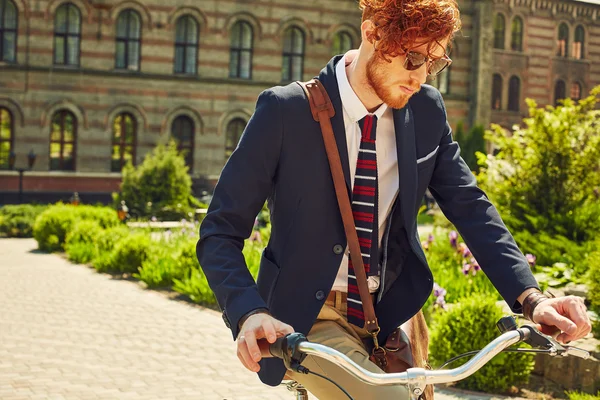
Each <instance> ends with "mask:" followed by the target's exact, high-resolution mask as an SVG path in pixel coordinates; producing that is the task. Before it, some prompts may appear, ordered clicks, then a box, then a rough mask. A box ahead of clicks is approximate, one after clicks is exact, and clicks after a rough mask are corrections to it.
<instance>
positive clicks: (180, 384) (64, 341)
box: [0, 239, 488, 400]
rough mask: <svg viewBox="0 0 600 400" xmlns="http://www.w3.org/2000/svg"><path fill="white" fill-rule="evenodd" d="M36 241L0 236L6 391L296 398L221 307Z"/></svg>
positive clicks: (453, 398) (35, 395)
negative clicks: (272, 378)
mask: <svg viewBox="0 0 600 400" xmlns="http://www.w3.org/2000/svg"><path fill="white" fill-rule="evenodd" d="M36 247H37V246H36V243H35V241H34V240H31V239H0V399H2V400H18V399H19V400H20V399H24V400H31V399H44V400H46V399H52V400H54V399H56V400H58V399H77V400H86V399H148V400H149V399H161V400H166V399H194V400H213V399H215V400H223V399H228V400H233V399H235V400H237V399H265V400H269V399H287V400H292V399H293V396H292V395H291V393H289V392H288V391H287V390H286V389H285V388H284V387H278V388H269V387H268V386H264V385H263V384H261V383H260V381H259V380H258V378H257V377H256V375H255V374H253V373H251V372H248V371H246V370H245V369H244V368H243V367H242V366H241V364H240V363H239V361H238V360H237V357H236V356H235V350H234V344H233V342H232V341H231V340H230V331H229V330H228V329H227V328H226V327H225V326H224V324H223V321H222V320H221V317H220V315H219V314H218V313H217V312H214V311H212V310H205V309H202V308H199V307H194V306H191V305H189V304H186V303H182V302H177V301H173V300H169V299H167V298H166V297H165V296H163V295H162V294H159V293H157V292H153V291H149V290H143V289H142V288H141V287H140V286H139V285H138V284H137V283H135V282H129V281H122V280H114V279H111V277H110V276H108V275H104V274H99V273H96V272H95V271H94V270H93V269H90V268H87V267H85V266H80V265H73V264H71V263H69V262H68V261H66V260H64V259H62V258H61V257H59V256H56V255H49V254H43V253H38V252H37V251H35V249H36ZM438 393H439V392H438ZM484 398H486V399H487V398H488V397H484V396H479V395H478V396H467V395H464V394H460V395H459V394H456V393H452V392H447V391H444V392H443V393H439V394H438V395H436V400H459V399H484ZM311 399H314V397H312V398H311Z"/></svg>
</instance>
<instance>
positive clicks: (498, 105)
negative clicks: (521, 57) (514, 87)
mask: <svg viewBox="0 0 600 400" xmlns="http://www.w3.org/2000/svg"><path fill="white" fill-rule="evenodd" d="M501 109H502V76H500V75H499V74H494V77H493V79H492V110H501Z"/></svg>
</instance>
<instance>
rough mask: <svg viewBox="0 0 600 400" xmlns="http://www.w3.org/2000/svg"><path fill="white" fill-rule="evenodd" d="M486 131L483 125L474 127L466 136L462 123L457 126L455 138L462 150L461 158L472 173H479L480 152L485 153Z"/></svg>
mask: <svg viewBox="0 0 600 400" xmlns="http://www.w3.org/2000/svg"><path fill="white" fill-rule="evenodd" d="M484 135H485V129H484V128H483V126H481V125H477V126H474V127H473V128H472V129H471V130H470V131H469V133H468V134H465V132H464V128H463V123H462V121H461V122H459V123H458V124H457V126H456V131H455V133H454V138H455V140H456V141H457V142H458V144H459V145H460V148H461V152H460V154H461V157H462V158H463V160H465V162H466V163H467V165H468V166H469V168H470V169H471V171H479V165H478V164H477V156H476V153H478V152H482V153H483V152H485V150H486V149H485V139H484Z"/></svg>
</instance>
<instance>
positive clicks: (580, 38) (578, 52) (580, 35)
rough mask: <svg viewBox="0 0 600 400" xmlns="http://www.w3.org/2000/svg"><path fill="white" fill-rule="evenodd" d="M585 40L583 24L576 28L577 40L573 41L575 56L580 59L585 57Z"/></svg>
mask: <svg viewBox="0 0 600 400" xmlns="http://www.w3.org/2000/svg"><path fill="white" fill-rule="evenodd" d="M584 42H585V30H584V29H583V26H581V25H579V26H578V27H577V28H575V41H574V42H573V58H576V59H578V60H581V59H583V57H584V53H583V50H584V49H585V48H584Z"/></svg>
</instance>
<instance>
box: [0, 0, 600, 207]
mask: <svg viewBox="0 0 600 400" xmlns="http://www.w3.org/2000/svg"><path fill="white" fill-rule="evenodd" d="M460 6H461V12H462V15H463V30H462V32H461V33H459V35H458V36H457V38H456V40H455V43H454V45H453V49H452V51H451V53H450V56H451V57H452V59H453V60H454V62H453V64H452V66H451V67H450V68H449V70H448V71H447V72H445V73H444V74H443V75H441V76H440V77H438V79H436V80H435V81H433V82H432V84H434V85H436V86H437V87H438V88H439V89H440V91H441V92H442V93H443V95H444V98H445V101H446V105H447V109H448V118H449V120H450V122H451V124H452V125H453V126H455V125H456V124H457V123H458V122H459V121H462V122H463V123H464V124H465V126H466V127H469V126H473V125H475V124H482V125H484V126H486V125H488V124H489V122H499V123H502V124H505V125H510V124H512V123H517V122H519V121H520V119H521V118H522V116H523V115H524V113H525V111H526V110H525V103H524V99H525V98H526V97H531V98H534V99H535V100H536V101H537V102H538V103H539V104H551V103H553V102H554V101H555V99H556V98H560V97H566V96H572V97H580V96H583V95H585V93H586V92H588V91H589V90H590V89H591V88H592V87H593V86H594V85H597V84H599V83H600V63H599V62H598V61H600V39H598V38H600V19H599V17H598V10H600V1H598V0H588V1H585V2H584V1H573V0H562V1H561V0H495V1H491V0H478V1H475V0H465V1H462V2H460ZM359 25H360V10H359V9H358V7H357V2H356V1H355V0H319V1H317V0H308V1H304V2H301V3H298V2H297V1H293V0H277V1H276V2H275V1H267V0H200V1H191V0H164V1H155V0H151V1H148V0H141V1H134V0H124V1H121V0H0V204H2V203H6V202H12V201H15V200H16V198H17V194H16V193H17V191H18V188H19V176H18V174H17V173H16V172H15V171H8V170H7V169H9V165H10V164H11V160H10V159H11V157H10V154H14V157H13V161H14V162H13V163H12V164H14V167H15V168H27V164H28V160H29V155H35V162H34V165H33V168H32V171H26V172H25V174H24V178H23V180H22V183H23V191H24V192H25V194H26V196H25V198H26V199H33V198H37V199H42V200H43V199H46V200H56V199H58V198H63V199H67V198H68V197H69V196H70V195H71V194H72V193H73V192H75V191H77V192H79V193H80V196H81V197H82V198H83V200H84V201H86V200H87V201H93V200H97V199H101V200H107V199H108V198H109V194H110V192H112V191H117V190H118V186H119V182H120V178H121V175H120V170H121V168H122V166H123V165H124V163H125V162H126V161H127V160H132V161H133V162H134V163H140V162H141V161H142V160H143V158H144V156H145V154H147V153H148V152H149V151H150V150H151V149H152V148H153V147H154V146H155V145H156V144H157V143H159V142H164V141H167V140H168V139H169V138H174V139H176V140H177V142H178V144H179V146H180V148H181V149H182V150H184V151H185V154H186V160H187V163H188V165H189V166H190V173H191V175H192V176H193V177H194V178H195V181H196V182H197V185H198V187H202V186H204V187H208V188H210V186H211V185H212V184H213V183H214V182H215V180H216V179H217V178H218V175H219V172H220V170H221V168H222V167H223V165H224V163H225V160H226V159H227V157H228V156H229V154H231V151H232V150H233V149H234V148H235V145H236V143H237V141H238V140H239V137H240V135H241V133H242V131H243V128H244V126H245V124H246V123H247V121H248V119H249V118H250V116H251V114H252V112H253V109H254V104H255V101H256V98H257V96H258V94H259V93H260V92H261V91H262V90H264V89H265V88H268V87H271V86H274V85H278V84H285V83H287V82H290V81H293V80H296V79H309V78H311V77H312V76H314V75H316V74H318V72H319V71H320V69H321V68H322V66H323V65H324V64H325V63H326V62H327V61H328V60H329V59H330V57H331V56H332V55H333V54H338V53H340V52H343V51H345V50H346V49H349V48H352V47H355V46H356V45H357V44H358V43H359V38H360V34H359ZM593 60H595V61H597V62H596V63H595V64H594V63H593V62H592V61H593Z"/></svg>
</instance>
